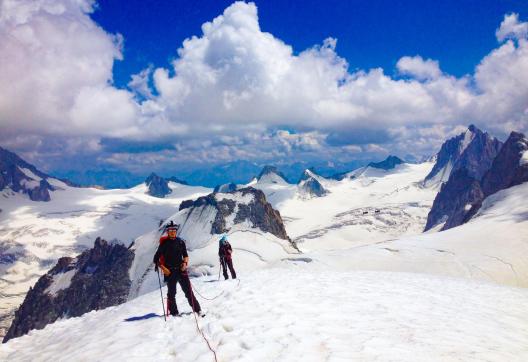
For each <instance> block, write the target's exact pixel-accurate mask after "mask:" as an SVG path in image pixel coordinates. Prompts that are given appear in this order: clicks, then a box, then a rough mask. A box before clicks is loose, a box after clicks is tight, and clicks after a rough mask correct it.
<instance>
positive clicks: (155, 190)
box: [145, 172, 172, 198]
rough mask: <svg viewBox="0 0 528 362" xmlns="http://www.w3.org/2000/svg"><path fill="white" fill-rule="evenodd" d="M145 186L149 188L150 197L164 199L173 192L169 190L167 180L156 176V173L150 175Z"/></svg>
mask: <svg viewBox="0 0 528 362" xmlns="http://www.w3.org/2000/svg"><path fill="white" fill-rule="evenodd" d="M145 185H147V187H148V191H147V193H148V194H149V195H150V196H154V197H159V198H163V197H165V196H167V195H168V194H170V193H171V192H172V190H171V189H170V188H169V184H168V182H167V180H165V179H164V178H163V177H160V176H158V175H156V174H155V173H154V172H152V173H151V174H150V176H149V177H147V179H146V180H145Z"/></svg>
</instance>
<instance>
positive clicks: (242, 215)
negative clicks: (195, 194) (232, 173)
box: [180, 187, 293, 245]
mask: <svg viewBox="0 0 528 362" xmlns="http://www.w3.org/2000/svg"><path fill="white" fill-rule="evenodd" d="M226 194H229V195H233V194H237V195H238V194H240V195H241V196H242V197H244V196H246V195H252V196H253V198H252V201H251V202H249V203H247V204H246V203H242V202H237V201H235V200H233V199H230V198H221V195H222V194H218V193H212V194H209V195H207V196H202V197H199V198H198V199H196V200H194V201H193V200H186V201H184V202H182V203H181V204H180V210H185V209H189V208H201V207H205V206H212V207H214V208H216V209H217V214H216V217H215V220H214V222H213V224H212V226H211V234H223V233H226V232H227V231H228V230H227V228H226V218H227V217H228V216H229V215H231V214H232V213H233V212H235V209H236V207H237V206H238V210H237V213H236V215H235V218H234V223H235V224H238V223H241V222H243V221H245V220H249V221H250V222H251V224H252V225H253V227H254V228H258V229H260V230H262V231H264V232H269V233H271V234H273V235H275V236H276V237H278V238H280V239H284V240H290V238H289V237H288V234H287V233H286V229H285V227H284V223H283V221H282V218H281V215H280V213H279V212H278V211H277V210H275V209H273V207H272V206H271V204H270V203H268V201H267V200H266V196H265V195H264V192H262V191H261V190H257V189H254V188H252V187H246V188H243V189H240V190H237V191H232V192H229V193H226ZM218 200H220V201H218ZM292 245H293V243H292Z"/></svg>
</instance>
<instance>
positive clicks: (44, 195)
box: [28, 179, 53, 201]
mask: <svg viewBox="0 0 528 362" xmlns="http://www.w3.org/2000/svg"><path fill="white" fill-rule="evenodd" d="M49 190H53V187H52V186H51V185H50V184H49V183H48V181H46V180H44V179H42V180H40V184H39V186H38V187H35V188H34V189H30V190H28V194H29V198H30V199H31V200H33V201H49V200H51V197H50V194H49Z"/></svg>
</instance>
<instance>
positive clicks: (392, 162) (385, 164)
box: [367, 156, 405, 170]
mask: <svg viewBox="0 0 528 362" xmlns="http://www.w3.org/2000/svg"><path fill="white" fill-rule="evenodd" d="M402 163H405V162H403V161H402V160H401V159H400V158H398V157H396V156H389V157H387V158H386V159H385V160H383V161H381V162H371V163H369V164H368V166H367V167H374V168H379V169H382V170H392V169H393V168H395V167H396V166H397V165H401V164H402Z"/></svg>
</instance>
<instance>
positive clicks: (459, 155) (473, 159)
mask: <svg viewBox="0 0 528 362" xmlns="http://www.w3.org/2000/svg"><path fill="white" fill-rule="evenodd" d="M501 146H502V142H500V141H499V140H497V139H496V138H494V137H491V136H490V135H489V134H488V133H484V132H482V131H481V130H480V129H478V128H477V127H475V126H474V125H470V126H469V127H468V129H467V130H466V131H465V132H464V133H461V134H460V135H458V136H456V137H453V138H451V139H449V140H447V141H446V142H444V144H443V145H442V147H441V148H440V151H439V152H438V154H437V155H436V163H435V165H434V167H433V169H432V170H431V172H430V173H429V174H428V175H427V176H426V177H425V182H424V183H425V185H426V186H431V185H435V184H440V183H445V182H447V181H448V180H449V177H450V175H451V173H453V172H454V171H456V170H460V169H465V170H466V171H467V173H468V175H469V176H470V177H473V178H474V179H476V180H478V181H480V180H481V179H482V177H483V176H484V174H485V173H486V171H487V170H489V168H490V167H491V163H492V162H493V159H494V158H495V156H497V154H498V153H499V150H500V148H501Z"/></svg>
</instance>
